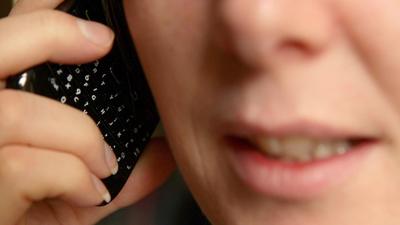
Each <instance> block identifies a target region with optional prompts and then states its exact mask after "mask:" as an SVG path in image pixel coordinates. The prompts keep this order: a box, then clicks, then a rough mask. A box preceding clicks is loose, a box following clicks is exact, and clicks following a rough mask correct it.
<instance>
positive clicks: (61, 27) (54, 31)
mask: <svg viewBox="0 0 400 225" xmlns="http://www.w3.org/2000/svg"><path fill="white" fill-rule="evenodd" d="M34 21H35V22H36V25H37V26H38V27H39V28H40V29H42V31H43V33H44V34H45V35H44V37H46V39H47V40H46V42H52V41H56V40H57V39H58V38H59V37H60V34H65V25H66V24H68V23H69V21H70V17H69V16H68V15H67V14H66V13H63V12H59V11H56V10H50V9H45V10H41V11H38V12H37V13H36V18H35V19H34ZM60 32H61V33H60Z"/></svg>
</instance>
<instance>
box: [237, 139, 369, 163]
mask: <svg viewBox="0 0 400 225" xmlns="http://www.w3.org/2000/svg"><path fill="white" fill-rule="evenodd" d="M231 141H234V142H240V143H241V144H242V145H247V146H249V148H251V149H254V150H256V151H258V152H260V153H262V154H263V155H265V156H266V157H268V158H271V159H275V160H279V161H284V162H291V163H306V162H312V161H316V160H323V159H328V158H331V157H334V156H339V155H343V154H345V153H347V152H349V151H351V150H354V149H357V147H359V146H361V145H363V144H368V143H371V142H373V141H374V140H373V139H371V138H348V139H316V138H310V137H305V136H299V135H296V136H288V137H282V138H277V137H260V136H258V137H249V138H239V137H231Z"/></svg>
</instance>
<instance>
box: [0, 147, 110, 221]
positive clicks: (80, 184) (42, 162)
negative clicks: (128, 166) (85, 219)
mask: <svg viewBox="0 0 400 225" xmlns="http://www.w3.org/2000/svg"><path fill="white" fill-rule="evenodd" d="M0 161H1V164H0V181H1V183H0V198H1V200H2V203H1V204H0V224H15V223H16V220H18V218H20V217H21V216H22V213H23V212H24V211H25V210H27V209H28V208H29V206H30V205H31V203H32V202H36V201H40V200H43V199H45V198H59V199H61V200H65V201H67V202H69V203H72V204H74V205H79V206H93V205H96V204H99V203H100V202H102V201H103V200H105V201H109V200H110V195H109V194H108V192H107V190H106V188H105V187H104V185H103V184H102V183H101V181H100V180H99V179H98V178H97V177H96V176H94V175H92V174H91V172H90V171H89V169H88V168H87V167H86V166H85V164H84V163H83V162H82V161H81V160H79V159H78V158H77V157H75V156H73V155H71V154H66V153H62V152H55V151H49V150H45V149H39V148H33V147H27V146H7V147H4V148H1V149H0ZM20 214H21V215H20Z"/></svg>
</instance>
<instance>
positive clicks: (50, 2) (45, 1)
mask: <svg viewBox="0 0 400 225" xmlns="http://www.w3.org/2000/svg"><path fill="white" fill-rule="evenodd" d="M61 2H63V0H34V1H32V0H18V1H17V3H16V4H15V5H14V7H13V9H12V10H11V12H10V14H9V15H10V16H14V15H18V14H25V13H29V12H33V11H36V10H40V9H53V8H55V7H57V6H58V5H59V4H61Z"/></svg>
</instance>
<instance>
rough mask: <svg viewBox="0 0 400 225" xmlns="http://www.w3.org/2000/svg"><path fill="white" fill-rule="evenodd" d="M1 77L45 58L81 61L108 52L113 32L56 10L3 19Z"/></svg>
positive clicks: (73, 62)
mask: <svg viewBox="0 0 400 225" xmlns="http://www.w3.org/2000/svg"><path fill="white" fill-rule="evenodd" d="M0 31H1V32H2V33H3V34H7V35H0V49H1V51H0V68H1V70H0V79H4V78H5V77H6V76H8V75H10V74H16V73H18V72H20V71H22V70H25V69H27V68H30V67H32V66H34V65H37V64H39V63H42V62H45V61H53V62H57V63H63V64H79V63H84V62H89V61H93V60H95V59H97V58H100V57H101V56H103V55H105V54H106V53H107V52H108V51H109V50H110V49H111V46H112V43H113V39H114V34H113V32H112V31H111V30H110V29H109V28H107V27H106V26H104V25H101V24H99V23H95V22H90V21H85V20H81V19H77V18H75V17H73V16H71V15H68V14H66V13H62V12H58V11H55V10H40V11H35V12H32V13H28V14H23V15H18V16H13V17H8V18H5V19H2V20H0Z"/></svg>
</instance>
